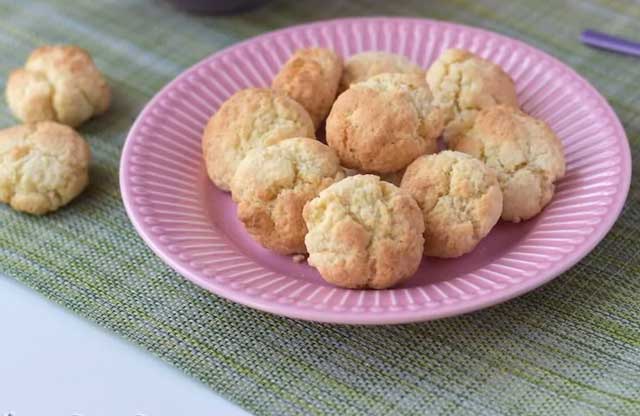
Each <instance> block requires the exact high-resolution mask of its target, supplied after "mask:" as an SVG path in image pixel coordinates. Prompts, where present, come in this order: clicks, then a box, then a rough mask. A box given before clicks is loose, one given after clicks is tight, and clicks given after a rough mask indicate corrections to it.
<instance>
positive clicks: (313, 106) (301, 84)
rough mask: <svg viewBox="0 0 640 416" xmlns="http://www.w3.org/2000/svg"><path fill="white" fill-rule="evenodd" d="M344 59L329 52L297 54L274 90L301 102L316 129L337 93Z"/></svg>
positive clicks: (276, 80) (275, 82)
mask: <svg viewBox="0 0 640 416" xmlns="http://www.w3.org/2000/svg"><path fill="white" fill-rule="evenodd" d="M340 75H342V59H341V58H340V57H339V56H338V55H336V53H335V52H334V51H332V50H330V49H325V48H308V49H299V50H297V51H296V52H295V53H294V54H293V55H292V56H291V58H289V60H288V61H287V62H286V63H285V64H284V65H283V66H282V68H281V69H280V71H279V72H278V74H277V75H276V76H275V78H274V79H273V83H272V84H271V86H272V87H273V89H276V90H280V91H282V92H284V93H285V94H287V95H288V96H289V97H291V98H293V99H294V100H296V101H297V102H299V103H300V104H301V105H302V106H303V107H304V108H305V109H306V110H307V112H308V113H309V115H310V116H311V119H312V120H313V125H314V126H315V128H316V129H317V128H318V127H319V126H320V123H322V121H323V120H324V119H325V117H327V114H329V110H330V109H331V105H332V104H333V101H334V100H335V98H336V93H337V92H338V83H339V82H340Z"/></svg>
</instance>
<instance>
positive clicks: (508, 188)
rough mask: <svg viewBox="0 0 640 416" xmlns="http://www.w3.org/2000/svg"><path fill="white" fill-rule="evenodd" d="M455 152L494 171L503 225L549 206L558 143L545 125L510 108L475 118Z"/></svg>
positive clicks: (559, 170)
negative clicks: (468, 156) (474, 158)
mask: <svg viewBox="0 0 640 416" xmlns="http://www.w3.org/2000/svg"><path fill="white" fill-rule="evenodd" d="M455 150H459V151H461V152H465V153H468V154H470V155H472V156H474V157H476V158H478V159H480V160H482V161H483V162H485V164H486V165H487V166H489V167H490V168H493V169H494V170H495V171H496V173H497V174H498V180H499V182H500V187H501V188H502V195H503V198H504V203H503V210H502V219H503V220H507V221H513V222H519V221H522V220H527V219H529V218H531V217H533V216H535V215H537V214H538V213H539V212H540V211H541V210H542V208H544V206H545V205H547V204H548V203H549V201H551V198H552V197H553V192H554V189H555V186H554V182H555V181H556V180H558V179H560V178H562V177H563V176H564V172H565V161H564V154H563V151H562V143H561V142H560V140H559V139H558V137H557V136H556V135H555V134H554V133H553V131H552V130H551V129H550V128H549V126H548V125H547V124H546V123H545V122H543V121H541V120H537V119H535V118H533V117H530V116H528V115H526V114H525V113H523V112H522V111H520V110H516V109H514V108H511V107H506V106H496V107H491V108H489V109H487V110H484V111H481V112H480V113H478V115H477V117H476V118H475V122H474V124H473V127H472V128H471V129H470V130H469V131H467V133H466V134H464V135H463V136H461V137H460V139H459V140H458V142H457V144H456V146H455Z"/></svg>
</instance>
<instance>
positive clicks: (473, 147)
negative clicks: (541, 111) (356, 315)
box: [202, 48, 565, 289]
mask: <svg viewBox="0 0 640 416" xmlns="http://www.w3.org/2000/svg"><path fill="white" fill-rule="evenodd" d="M323 121H326V123H325V131H326V144H323V143H322V142H321V141H320V140H318V139H317V138H316V131H322V129H321V126H322V124H323ZM319 129H320V130H319ZM440 138H442V143H439V139H440ZM202 146H203V153H204V159H205V164H206V168H207V173H208V175H209V177H210V179H211V180H212V181H213V182H214V183H215V184H216V185H217V186H218V187H219V188H220V189H223V190H225V191H231V195H232V197H233V200H234V201H235V202H236V203H237V205H238V211H237V212H238V218H239V219H240V220H241V221H242V223H243V224H244V226H245V227H246V229H247V231H248V232H249V234H250V235H251V236H252V237H253V238H254V239H255V240H256V241H258V242H259V243H260V244H261V245H262V246H264V247H266V248H268V249H271V250H273V251H275V252H276V253H280V254H286V255H294V258H296V257H299V256H300V254H307V253H308V256H309V257H308V263H309V264H310V265H312V266H314V267H316V268H317V269H318V270H319V272H320V274H321V275H322V277H323V278H324V279H325V280H327V281H328V282H330V283H332V284H335V285H337V286H341V287H345V288H374V289H382V288H388V287H391V286H393V285H396V284H398V283H399V282H401V281H403V280H405V279H406V278H408V277H409V276H411V275H412V274H413V273H415V271H416V270H417V268H418V266H419V265H420V262H421V259H422V256H423V255H427V256H435V257H444V258H451V257H458V256H461V255H463V254H465V253H468V252H470V251H472V250H473V249H474V248H475V246H476V245H477V244H478V242H479V241H480V240H482V239H483V238H484V237H485V236H486V235H487V234H488V233H489V232H490V231H491V229H492V228H493V227H494V226H495V224H496V223H497V222H498V220H499V219H500V218H502V220H504V221H512V222H520V221H522V220H527V219H529V218H531V217H533V216H535V215H537V214H538V213H539V212H540V211H541V210H542V209H543V207H544V206H545V205H547V204H548V203H549V201H550V200H551V198H552V196H553V193H554V182H555V181H556V180H558V179H559V178H561V177H562V176H563V175H564V171H565V162H564V156H563V150H562V145H561V143H560V141H559V139H558V138H557V137H556V135H555V134H554V133H553V131H552V130H551V129H550V128H549V127H548V126H547V125H546V124H545V123H544V122H543V121H540V120H537V119H535V118H533V117H531V116H529V115H527V114H525V113H523V112H522V111H521V110H520V109H519V108H518V99H517V94H516V88H515V85H514V83H513V81H512V79H511V78H510V77H509V75H508V74H506V73H505V72H504V71H503V70H502V69H501V68H500V67H499V66H498V65H496V64H494V63H492V62H490V61H487V60H485V59H483V58H481V57H479V56H477V55H474V54H473V53H471V52H468V51H464V50H459V49H450V50H446V51H444V53H442V55H441V56H440V57H439V58H438V59H437V60H436V61H435V62H434V63H433V65H432V66H431V67H430V68H429V69H428V70H426V71H425V70H423V69H422V68H420V67H419V66H418V65H415V64H414V63H412V62H410V61H409V60H408V59H406V58H405V57H402V56H398V55H393V54H389V53H384V52H365V53H360V54H357V55H354V56H352V57H350V58H349V59H348V60H346V62H344V63H343V61H342V59H341V58H340V57H339V56H338V55H337V54H336V53H335V52H333V51H331V50H329V49H324V48H309V49H301V50H298V51H296V52H295V53H294V54H293V56H291V58H290V59H289V60H288V61H287V62H286V63H285V64H284V66H283V67H282V68H281V69H280V72H278V74H277V75H276V76H275V78H274V79H273V82H272V85H271V88H250V89H246V90H242V91H239V92H237V93H236V94H234V95H233V96H231V97H230V98H229V99H228V100H227V101H226V102H225V103H224V104H223V105H222V106H221V108H220V109H219V110H218V111H217V112H216V113H215V114H214V115H213V116H212V117H211V119H210V120H209V123H208V124H207V126H206V128H205V130H204V134H203V138H202ZM443 146H444V147H446V148H447V149H448V150H443V151H439V149H441V148H442V147H443Z"/></svg>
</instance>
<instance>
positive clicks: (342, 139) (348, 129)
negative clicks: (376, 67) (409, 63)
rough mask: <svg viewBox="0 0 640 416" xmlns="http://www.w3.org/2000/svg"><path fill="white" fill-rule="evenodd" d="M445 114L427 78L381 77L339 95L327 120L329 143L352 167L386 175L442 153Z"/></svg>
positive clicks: (404, 75) (416, 76) (398, 75)
mask: <svg viewBox="0 0 640 416" xmlns="http://www.w3.org/2000/svg"><path fill="white" fill-rule="evenodd" d="M443 126H444V113H443V111H442V110H441V109H440V108H439V107H437V106H435V105H434V104H433V96H432V95H431V91H430V90H429V86H428V85H427V83H426V81H425V80H424V77H422V76H420V75H416V74H381V75H377V76H375V77H372V78H370V79H368V80H366V81H364V82H361V83H357V84H353V85H352V86H351V88H349V89H348V90H347V91H345V92H343V93H342V94H340V96H338V99H337V100H336V102H335V103H334V105H333V107H332V109H331V113H329V117H328V118H327V126H326V132H327V143H328V144H329V146H331V147H332V148H334V149H335V150H336V151H337V152H338V156H339V157H340V160H341V161H342V164H343V165H344V166H345V167H347V168H352V169H357V170H359V171H363V172H374V173H378V174H386V173H391V172H397V171H400V170H402V169H404V168H405V167H406V166H407V165H408V164H409V163H411V162H412V161H413V160H415V159H416V158H417V157H418V156H421V155H423V154H425V153H433V152H435V151H436V150H437V138H438V136H439V135H440V133H441V131H442V128H443Z"/></svg>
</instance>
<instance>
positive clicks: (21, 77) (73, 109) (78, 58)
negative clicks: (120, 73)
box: [6, 45, 111, 126]
mask: <svg viewBox="0 0 640 416" xmlns="http://www.w3.org/2000/svg"><path fill="white" fill-rule="evenodd" d="M6 97H7V103H8V104H9V108H10V109H11V111H12V112H13V114H14V115H15V116H16V117H17V118H19V119H20V120H22V121H24V122H35V121H44V120H52V121H57V122H59V123H62V124H67V125H69V126H77V125H79V124H82V123H83V122H84V121H86V120H88V119H89V118H91V117H93V116H95V115H98V114H102V113H104V112H105V111H107V108H109V102H110V100H111V90H110V89H109V85H108V84H107V81H106V80H105V78H104V76H103V75H102V73H101V72H100V70H98V68H97V67H96V65H95V64H94V62H93V60H92V59H91V56H90V55H89V53H88V52H87V51H85V50H84V49H82V48H79V47H77V46H73V45H55V46H42V47H40V48H38V49H36V50H34V51H33V52H32V53H31V55H30V56H29V59H28V60H27V63H26V64H25V66H24V68H20V69H16V70H14V71H13V72H11V74H10V75H9V80H8V82H7V89H6Z"/></svg>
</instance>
